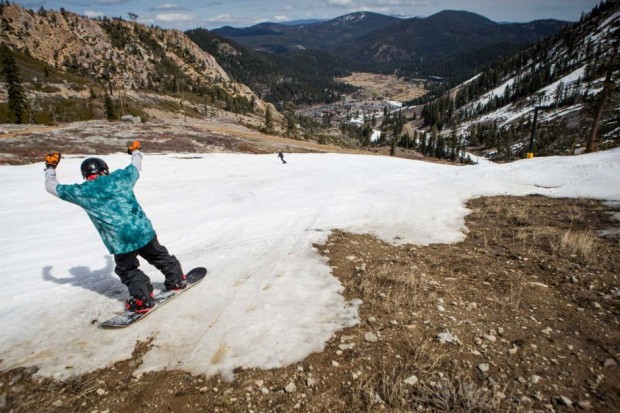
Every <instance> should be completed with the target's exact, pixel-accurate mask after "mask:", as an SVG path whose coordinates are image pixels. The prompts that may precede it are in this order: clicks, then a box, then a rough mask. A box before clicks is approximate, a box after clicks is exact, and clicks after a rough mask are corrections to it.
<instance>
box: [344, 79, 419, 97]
mask: <svg viewBox="0 0 620 413" xmlns="http://www.w3.org/2000/svg"><path fill="white" fill-rule="evenodd" d="M338 80H340V81H341V82H344V83H347V84H349V85H353V86H357V87H359V88H361V89H362V90H361V91H360V92H358V94H357V95H358V97H361V98H364V99H372V98H377V97H381V98H385V99H389V100H398V101H407V100H412V99H415V98H418V97H420V96H423V95H424V94H425V93H426V89H424V86H422V85H419V84H415V83H411V82H407V81H404V80H402V79H400V78H398V77H396V76H394V75H384V74H380V73H364V72H356V73H353V74H352V75H351V76H347V77H343V78H339V79H338Z"/></svg>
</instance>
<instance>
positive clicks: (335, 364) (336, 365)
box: [332, 360, 340, 367]
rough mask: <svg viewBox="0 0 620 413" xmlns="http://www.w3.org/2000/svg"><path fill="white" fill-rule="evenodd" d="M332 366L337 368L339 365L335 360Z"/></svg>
mask: <svg viewBox="0 0 620 413" xmlns="http://www.w3.org/2000/svg"><path fill="white" fill-rule="evenodd" d="M332 366H334V367H339V366H340V363H338V362H337V361H336V360H332Z"/></svg>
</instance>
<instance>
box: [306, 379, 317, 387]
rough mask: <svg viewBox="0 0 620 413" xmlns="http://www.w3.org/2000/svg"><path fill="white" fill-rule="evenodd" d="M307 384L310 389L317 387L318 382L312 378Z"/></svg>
mask: <svg viewBox="0 0 620 413" xmlns="http://www.w3.org/2000/svg"><path fill="white" fill-rule="evenodd" d="M306 384H307V385H308V387H314V386H316V380H315V379H313V378H312V377H308V379H307V380H306Z"/></svg>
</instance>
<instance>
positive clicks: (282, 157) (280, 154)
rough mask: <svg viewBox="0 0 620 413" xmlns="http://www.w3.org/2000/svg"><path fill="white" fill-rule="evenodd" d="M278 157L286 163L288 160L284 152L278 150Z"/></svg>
mask: <svg viewBox="0 0 620 413" xmlns="http://www.w3.org/2000/svg"><path fill="white" fill-rule="evenodd" d="M278 158H280V160H281V161H282V163H286V161H285V160H284V155H283V154H282V152H281V151H280V152H278Z"/></svg>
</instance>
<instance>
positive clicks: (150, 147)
mask: <svg viewBox="0 0 620 413" xmlns="http://www.w3.org/2000/svg"><path fill="white" fill-rule="evenodd" d="M169 115H170V114H169ZM244 124H247V126H245V125H244ZM258 126H259V124H257V120H256V117H250V116H247V117H246V116H243V115H235V114H230V113H227V112H224V111H220V112H219V113H218V115H217V116H214V117H211V118H208V119H196V118H187V119H184V117H183V116H180V115H174V116H171V117H169V118H167V119H165V120H163V119H159V120H154V121H148V122H144V123H142V122H137V123H134V122H131V121H114V122H109V121H106V120H92V121H84V122H73V123H67V124H59V125H55V126H46V125H2V127H1V128H0V165H1V164H5V165H7V164H8V165H23V164H29V163H34V162H42V161H43V159H44V157H45V155H46V153H47V152H48V151H52V150H55V151H59V152H61V153H62V154H63V155H64V154H67V155H68V154H74V155H76V154H80V155H89V154H93V155H106V154H109V153H116V152H119V151H123V150H124V148H126V147H127V144H128V143H129V142H131V141H132V140H134V139H138V140H140V141H142V142H143V143H144V144H145V145H143V146H144V148H145V151H146V152H150V153H154V152H168V153H196V154H199V153H200V154H204V153H217V152H229V153H254V154H268V153H278V152H279V151H283V152H285V153H286V152H297V153H301V152H331V153H334V152H341V153H342V152H344V153H368V151H365V150H361V149H359V148H355V147H353V146H352V147H350V148H346V147H343V146H336V145H333V144H330V143H329V142H328V143H327V144H319V143H317V142H316V141H312V140H308V141H306V140H301V139H290V138H287V137H284V136H281V135H277V134H273V135H269V134H265V133H261V132H260V131H258V130H256V129H257V128H258ZM341 143H342V142H339V144H341Z"/></svg>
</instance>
